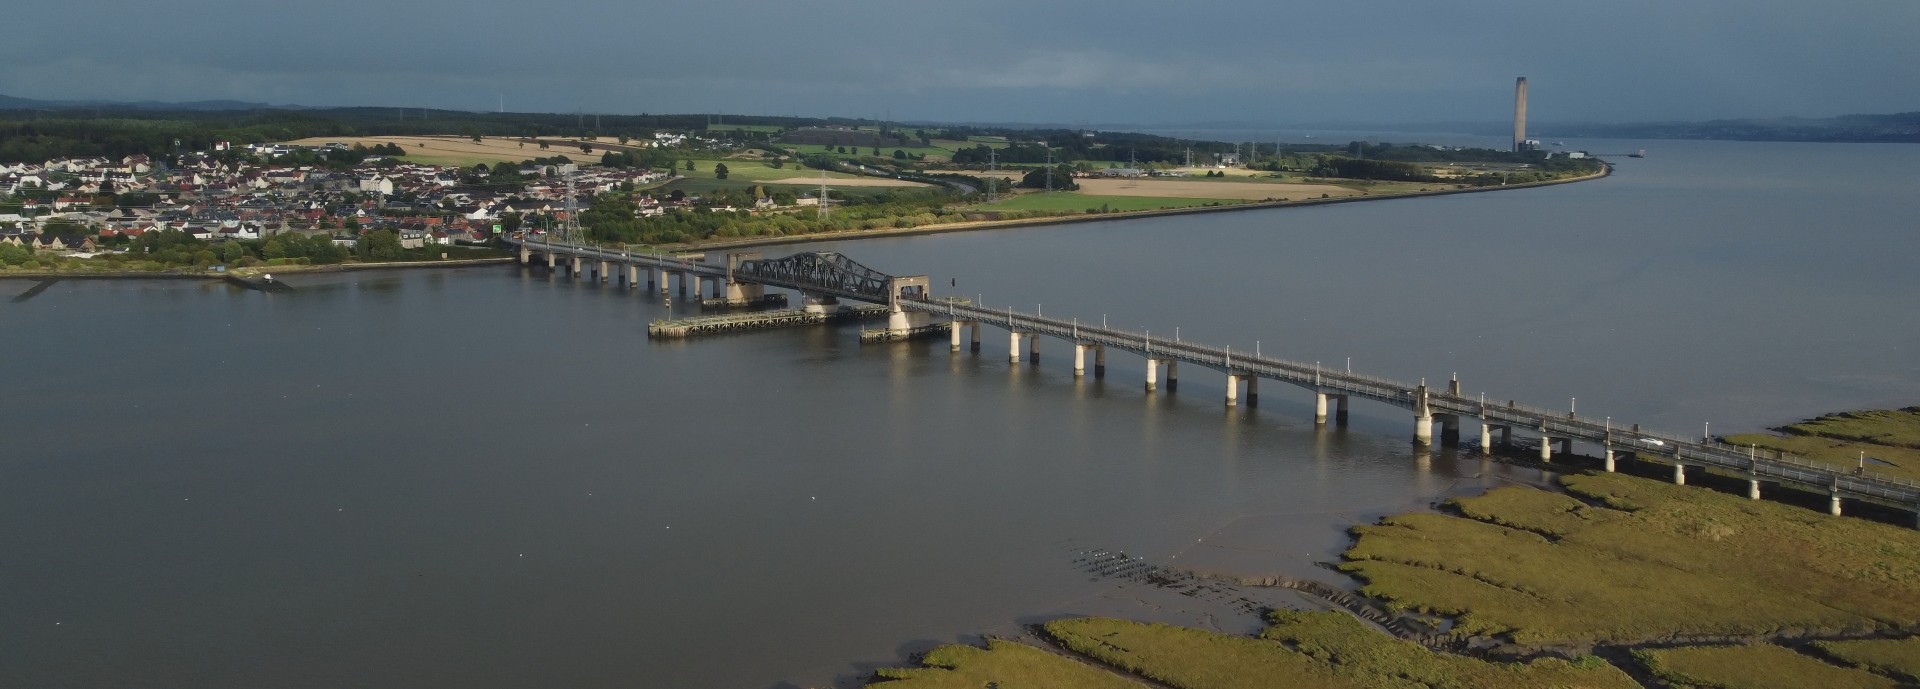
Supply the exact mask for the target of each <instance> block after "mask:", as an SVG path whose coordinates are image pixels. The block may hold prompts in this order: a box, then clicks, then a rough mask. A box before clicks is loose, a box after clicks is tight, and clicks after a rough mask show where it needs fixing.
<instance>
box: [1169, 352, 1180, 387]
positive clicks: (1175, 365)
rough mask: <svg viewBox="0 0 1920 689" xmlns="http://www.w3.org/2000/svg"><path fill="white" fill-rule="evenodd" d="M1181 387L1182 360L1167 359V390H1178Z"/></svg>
mask: <svg viewBox="0 0 1920 689" xmlns="http://www.w3.org/2000/svg"><path fill="white" fill-rule="evenodd" d="M1179 389H1180V360H1179V359H1168V360H1167V392H1176V391H1178V390H1179Z"/></svg>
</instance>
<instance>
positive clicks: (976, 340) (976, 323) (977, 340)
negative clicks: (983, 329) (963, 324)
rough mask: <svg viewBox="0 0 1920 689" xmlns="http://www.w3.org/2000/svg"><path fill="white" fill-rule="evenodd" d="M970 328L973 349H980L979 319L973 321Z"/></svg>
mask: <svg viewBox="0 0 1920 689" xmlns="http://www.w3.org/2000/svg"><path fill="white" fill-rule="evenodd" d="M970 330H972V331H973V351H976V352H978V351H980V321H974V322H973V327H972V328H970Z"/></svg>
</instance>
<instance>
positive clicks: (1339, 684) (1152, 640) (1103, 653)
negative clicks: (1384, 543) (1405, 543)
mask: <svg viewBox="0 0 1920 689" xmlns="http://www.w3.org/2000/svg"><path fill="white" fill-rule="evenodd" d="M1272 619H1273V626H1272V627H1270V628H1268V629H1267V631H1266V632H1265V633H1264V634H1263V635H1262V638H1258V639H1254V638H1248V637H1240V636H1227V635H1222V634H1214V633H1211V632H1205V631H1200V630H1197V629H1187V628H1183V627H1174V626H1169V625H1164V624H1146V623H1140V622H1130V621H1125V620H1115V619H1106V618H1082V619H1071V620H1056V621H1053V622H1049V623H1047V625H1046V631H1047V633H1048V634H1050V635H1052V636H1053V637H1054V638H1055V639H1057V640H1059V641H1060V642H1061V643H1062V644H1065V645H1066V646H1067V647H1068V648H1071V649H1073V650H1074V651H1075V652H1078V653H1082V654H1084V655H1087V656H1089V657H1092V658H1095V659H1098V660H1100V661H1102V662H1105V663H1109V664H1112V665H1114V666H1116V667H1121V668H1125V669H1127V670H1129V671H1132V672H1136V673H1139V674H1140V675H1142V676H1145V677H1149V678H1152V679H1154V680H1155V681H1159V682H1163V683H1166V684H1169V685H1172V686H1175V687H1180V688H1181V689H1228V688H1233V689H1264V688H1272V689H1285V688H1291V687H1302V686H1310V687H1329V688H1360V689H1374V688H1380V689H1424V688H1427V687H1451V688H1456V689H1478V688H1482V687H1484V688H1487V689H1493V688H1496V687H1498V688H1508V687H1515V688H1521V689H1525V688H1527V687H1542V688H1546V687H1590V688H1593V689H1605V688H1610V687H1619V688H1620V689H1628V688H1631V687H1635V686H1637V685H1635V684H1634V682H1633V680H1632V679H1630V678H1629V677H1627V675H1626V673H1623V672H1621V671H1620V670H1619V669H1618V668H1615V667H1613V666H1611V665H1608V664H1606V663H1605V662H1603V661H1600V660H1599V659H1598V658H1588V659H1585V660H1583V661H1581V662H1578V663H1575V662H1568V661H1565V660H1559V659H1543V660H1536V661H1534V662H1531V663H1527V664H1514V663H1494V662H1488V661H1483V660H1478V659H1475V658H1468V657H1465V656H1455V655H1448V654H1442V653H1435V652H1433V651H1429V650H1427V649H1426V648H1424V647H1421V646H1419V645H1417V644H1414V643H1411V642H1406V641H1401V640H1398V639H1394V638H1392V637H1389V636H1387V635H1385V634H1382V633H1380V632H1378V631H1376V630H1373V629H1370V628H1368V627H1366V626H1365V625H1363V624H1362V623H1361V622H1360V621H1359V620H1356V619H1354V618H1352V617H1350V616H1347V615H1345V614H1343V613H1337V612H1291V611H1280V612H1275V613H1274V614H1273V618H1272Z"/></svg>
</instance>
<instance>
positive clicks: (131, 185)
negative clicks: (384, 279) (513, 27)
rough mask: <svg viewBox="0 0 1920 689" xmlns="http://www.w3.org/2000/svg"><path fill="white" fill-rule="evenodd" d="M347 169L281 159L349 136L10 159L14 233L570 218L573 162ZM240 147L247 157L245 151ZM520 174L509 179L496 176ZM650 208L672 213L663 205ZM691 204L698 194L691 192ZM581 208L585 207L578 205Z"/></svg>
mask: <svg viewBox="0 0 1920 689" xmlns="http://www.w3.org/2000/svg"><path fill="white" fill-rule="evenodd" d="M364 150H365V149H362V150H361V151H359V153H361V154H362V155H360V156H357V157H360V158H361V160H360V161H359V162H358V163H357V164H355V165H353V166H351V167H348V168H346V169H338V168H337V167H332V166H327V165H324V164H317V163H316V164H291V163H285V162H280V160H281V159H283V158H288V157H292V156H293V154H295V153H305V154H307V156H306V157H308V158H314V157H318V158H319V159H320V160H321V161H325V160H326V159H327V158H328V157H329V156H339V155H342V154H349V153H356V151H354V150H353V149H352V148H350V147H348V146H347V145H345V144H332V145H324V146H320V147H315V148H305V147H297V146H288V145H285V144H257V145H252V146H246V147H230V146H229V145H228V144H226V143H224V142H222V143H220V144H216V146H215V147H214V149H213V150H211V151H203V152H197V153H193V154H188V155H183V156H181V157H180V159H179V161H178V164H177V165H167V164H165V163H162V162H160V161H157V160H154V159H153V158H151V157H148V156H145V155H132V156H125V157H121V158H118V159H109V158H77V159H59V160H49V161H46V162H45V163H40V164H24V163H22V164H11V165H7V164H0V198H5V199H10V201H0V243H5V244H7V245H12V246H18V247H32V248H33V249H34V250H36V251H47V252H54V253H60V254H66V255H72V256H81V257H84V256H87V255H91V254H95V253H99V252H106V251H113V250H115V249H116V248H120V249H124V248H125V247H126V246H127V244H128V243H129V241H130V240H133V239H138V238H139V237H141V236H142V235H144V234H146V233H150V232H166V231H174V232H179V233H182V234H183V235H185V236H186V237H188V238H191V239H196V240H203V241H208V242H221V241H229V240H252V239H261V238H263V237H269V236H273V235H279V234H284V233H298V234H301V235H307V236H319V237H325V238H327V239H328V240H330V241H332V242H334V243H335V244H338V245H342V246H351V245H352V244H353V243H354V242H355V241H356V239H357V238H358V235H359V234H360V233H362V232H370V231H375V230H390V231H393V232H394V233H395V234H396V235H397V236H398V238H399V241H400V243H401V246H402V247H403V248H410V249H412V248H422V247H425V246H427V245H436V244H437V245H449V246H452V245H482V244H485V243H487V242H489V241H490V240H491V239H492V238H493V236H494V235H497V234H499V233H500V232H502V231H506V230H510V229H512V228H513V227H517V226H519V225H520V224H522V223H527V224H529V225H549V224H551V223H556V222H565V221H566V220H567V215H566V213H567V211H566V185H565V184H564V183H563V182H562V181H561V176H562V175H564V174H567V173H570V172H572V171H573V170H575V169H576V166H574V165H573V164H571V163H566V162H548V163H528V164H524V165H521V166H518V167H516V168H513V169H511V170H510V171H502V172H504V173H506V174H502V173H500V172H495V171H493V170H490V169H488V168H486V167H485V166H484V165H483V166H477V167H475V168H469V169H463V168H458V167H449V166H439V165H426V164H418V163H409V162H405V161H404V159H403V158H399V157H389V156H385V155H365V154H364ZM232 152H238V153H239V154H238V155H234V154H232ZM667 174H668V173H665V172H661V171H656V170H644V169H611V168H599V167H590V168H584V169H580V172H579V174H577V175H573V179H572V183H573V185H574V188H575V189H576V194H577V195H578V196H579V199H578V200H577V201H576V204H577V205H576V208H579V207H584V206H585V204H586V203H588V202H589V201H590V199H591V198H592V196H593V195H595V194H599V193H605V192H609V191H613V190H615V189H619V188H626V189H629V190H630V189H632V188H634V187H636V186H644V185H650V184H653V183H655V182H658V181H659V180H661V179H662V178H664V177H666V176H667ZM507 178H511V179H512V180H513V181H512V182H508V183H499V182H494V181H492V180H494V179H507ZM650 201H651V200H650V199H649V202H643V203H644V205H645V207H646V208H647V209H648V211H647V212H650V213H656V212H663V211H662V210H660V208H661V207H660V204H659V203H657V202H650ZM680 202H681V203H688V202H687V201H685V200H682V201H680ZM576 212H577V211H576Z"/></svg>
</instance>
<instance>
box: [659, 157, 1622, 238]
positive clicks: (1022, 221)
mask: <svg viewBox="0 0 1920 689" xmlns="http://www.w3.org/2000/svg"><path fill="white" fill-rule="evenodd" d="M1612 174H1613V165H1612V164H1611V163H1607V162H1605V161H1602V162H1601V166H1600V171H1599V172H1596V173H1594V174H1590V175H1582V176H1580V177H1568V178H1565V179H1553V180H1545V181H1540V182H1525V183H1521V184H1509V185H1504V186H1497V187H1467V188H1462V189H1440V190H1436V191H1412V192H1405V193H1398V194H1383V195H1380V196H1370V195H1362V196H1342V197H1339V198H1330V199H1305V200H1300V201H1250V202H1244V203H1231V204H1222V205H1218V206H1189V207H1185V208H1160V209H1154V210H1140V211H1116V212H1112V213H1090V214H1082V215H1059V216H1047V217H1039V218H1017V219H1012V220H968V221H962V222H953V223H940V224H935V225H921V226H918V227H906V228H882V229H877V230H845V231H840V232H821V233H817V234H801V235H789V236H782V237H748V238H743V239H732V240H722V241H707V242H687V243H684V244H663V245H660V247H661V248H663V249H667V250H671V251H701V250H707V249H740V248H747V247H755V246H773V245H779V244H804V243H809V242H826V241H843V240H855V239H872V238H878V237H906V236H912V235H923V234H943V233H947V232H972V231H977V230H999V229H1009V228H1018V227H1039V226H1043V225H1066V224H1070V223H1084V222H1100V221H1105V220H1128V219H1134V218H1158V217H1164V216H1170V215H1192V214H1197V213H1223V212H1228V211H1246V210H1261V209H1272V208H1297V207H1302V206H1323V205H1329V204H1336V203H1361V202H1367V201H1390V200H1395V199H1411V198H1423V197H1430V196H1448V195H1452V194H1478V193H1484V192H1495V191H1510V190H1514V189H1527V188H1533V187H1545V186H1553V185H1556V184H1573V183H1575V182H1586V181H1591V180H1596V179H1600V178H1603V177H1608V176H1610V175H1612Z"/></svg>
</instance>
